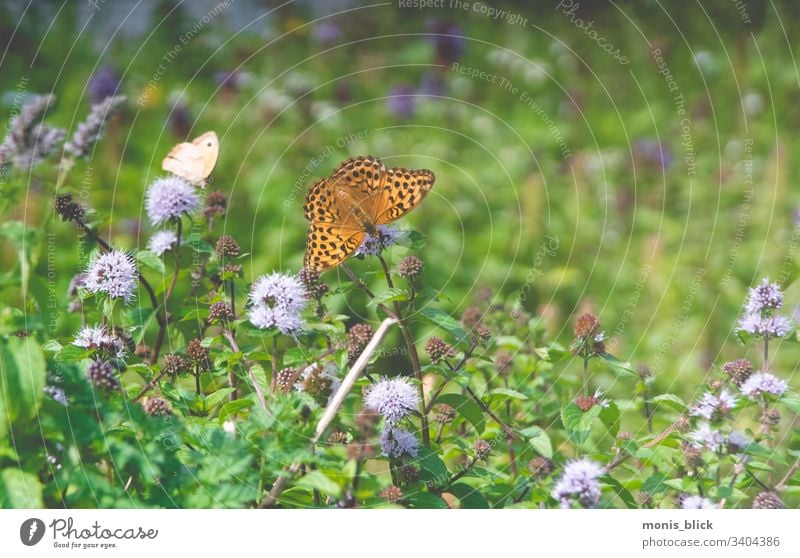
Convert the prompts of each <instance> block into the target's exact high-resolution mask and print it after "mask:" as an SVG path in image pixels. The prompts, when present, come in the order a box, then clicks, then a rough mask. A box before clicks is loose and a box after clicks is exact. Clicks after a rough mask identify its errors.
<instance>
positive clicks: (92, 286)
mask: <svg viewBox="0 0 800 558" xmlns="http://www.w3.org/2000/svg"><path fill="white" fill-rule="evenodd" d="M136 277H137V272H136V264H134V263H133V258H131V256H130V254H128V253H127V252H124V251H122V250H114V251H112V252H107V253H105V254H101V255H99V256H97V257H96V258H94V260H92V262H91V263H90V264H89V268H88V269H87V270H86V277H85V279H84V287H85V288H86V290H87V291H89V292H90V293H95V294H96V293H106V294H107V295H108V296H109V297H111V298H121V299H123V300H124V301H125V302H126V303H128V302H130V301H131V300H132V299H133V295H134V290H135V288H136Z"/></svg>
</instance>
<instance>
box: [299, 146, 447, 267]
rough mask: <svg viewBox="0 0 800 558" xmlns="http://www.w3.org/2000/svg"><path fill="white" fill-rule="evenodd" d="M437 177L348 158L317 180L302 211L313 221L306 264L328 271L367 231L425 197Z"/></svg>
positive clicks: (367, 159) (370, 159)
mask: <svg viewBox="0 0 800 558" xmlns="http://www.w3.org/2000/svg"><path fill="white" fill-rule="evenodd" d="M435 180H436V178H435V176H434V174H433V173H432V172H431V171H429V170H426V169H422V170H410V169H404V168H387V167H386V166H385V165H384V164H383V162H382V161H381V160H380V159H377V158H375V157H371V156H364V157H356V158H353V159H348V160H347V161H345V162H344V163H342V164H341V165H339V166H338V167H337V168H336V169H334V171H333V172H332V173H331V175H330V176H329V177H328V178H324V179H322V180H318V181H317V182H315V183H314V184H313V185H312V186H311V188H310V189H309V191H308V194H307V195H306V200H305V204H304V205H303V209H304V211H305V216H306V219H308V221H309V227H308V234H307V236H306V256H305V266H306V267H308V268H311V269H316V270H318V271H324V270H326V269H330V268H332V267H335V266H337V265H339V264H340V263H342V262H343V261H344V260H345V259H347V258H348V257H349V256H351V255H352V254H353V252H355V251H356V249H357V248H358V247H359V245H360V244H361V242H362V241H363V240H364V237H365V235H366V234H370V235H372V236H375V235H376V234H377V227H378V225H385V224H387V223H390V222H392V221H395V220H396V219H399V218H400V217H402V216H403V215H405V214H406V213H408V212H409V211H411V210H412V209H414V208H415V207H416V206H417V205H418V204H419V202H421V201H422V199H423V198H424V197H425V196H426V195H427V193H428V192H429V191H430V190H431V188H432V187H433V183H434V181H435Z"/></svg>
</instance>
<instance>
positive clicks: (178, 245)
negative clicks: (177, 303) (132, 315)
mask: <svg viewBox="0 0 800 558" xmlns="http://www.w3.org/2000/svg"><path fill="white" fill-rule="evenodd" d="M182 229H183V227H182V222H181V221H180V220H179V221H178V232H177V237H178V240H177V241H176V242H175V271H174V273H173V274H172V281H170V284H169V288H168V289H167V293H166V294H165V295H164V306H165V307H166V305H167V301H168V300H169V299H170V297H171V296H172V291H173V289H174V288H175V283H176V282H177V280H178V272H179V271H180V269H181V231H182Z"/></svg>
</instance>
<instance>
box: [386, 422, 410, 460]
mask: <svg viewBox="0 0 800 558" xmlns="http://www.w3.org/2000/svg"><path fill="white" fill-rule="evenodd" d="M380 442H381V452H382V453H383V455H384V456H386V457H391V458H394V459H397V458H399V457H403V456H404V455H408V456H410V457H416V456H417V453H418V452H419V441H418V440H417V437H416V436H414V434H412V433H411V432H409V431H408V430H405V429H403V428H392V427H390V426H387V427H386V428H384V429H383V433H381V438H380Z"/></svg>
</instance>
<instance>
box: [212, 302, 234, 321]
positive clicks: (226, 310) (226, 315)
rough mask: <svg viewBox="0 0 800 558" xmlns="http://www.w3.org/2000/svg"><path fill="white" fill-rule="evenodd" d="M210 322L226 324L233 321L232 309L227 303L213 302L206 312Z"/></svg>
mask: <svg viewBox="0 0 800 558" xmlns="http://www.w3.org/2000/svg"><path fill="white" fill-rule="evenodd" d="M208 319H209V320H210V321H211V322H220V323H227V322H229V321H231V320H232V319H233V309H232V308H231V307H230V305H229V304H228V303H227V302H215V303H214V304H212V305H211V308H209V310H208Z"/></svg>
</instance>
